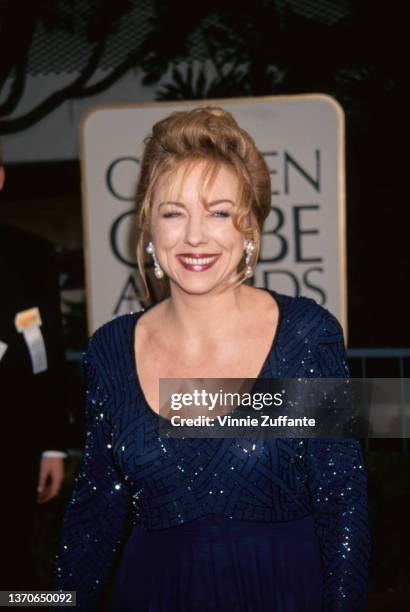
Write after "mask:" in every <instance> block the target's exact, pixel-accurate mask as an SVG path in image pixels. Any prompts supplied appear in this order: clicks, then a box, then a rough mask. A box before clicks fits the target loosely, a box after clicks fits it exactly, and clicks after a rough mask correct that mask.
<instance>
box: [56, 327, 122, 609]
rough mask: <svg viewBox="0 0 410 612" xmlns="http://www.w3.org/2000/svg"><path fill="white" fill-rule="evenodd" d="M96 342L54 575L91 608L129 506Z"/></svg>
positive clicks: (90, 355) (82, 605)
mask: <svg viewBox="0 0 410 612" xmlns="http://www.w3.org/2000/svg"><path fill="white" fill-rule="evenodd" d="M95 343H96V340H95V338H94V337H93V338H91V340H90V341H89V345H88V350H87V352H86V356H85V360H84V364H85V372H86V382H87V389H86V443H85V448H84V454H83V458H82V463H81V467H80V471H79V474H78V476H77V478H76V480H75V486H74V491H73V494H72V497H71V500H70V502H69V504H68V506H67V509H66V512H65V516H64V520H63V533H62V538H61V542H60V548H59V554H58V556H57V558H56V561H55V578H54V585H55V586H54V588H56V589H62V590H72V591H76V592H77V608H79V609H83V610H87V612H92V611H93V610H97V609H98V603H99V599H100V595H101V591H102V588H103V586H104V582H105V581H106V579H107V577H108V575H109V573H110V570H111V568H112V565H113V562H114V558H115V556H116V551H117V547H118V545H119V543H120V542H121V539H122V536H123V532H124V528H125V525H126V523H127V521H126V518H127V515H128V510H129V493H128V489H127V485H126V482H125V481H124V480H123V479H122V477H121V476H120V474H119V472H118V471H117V468H116V466H115V464H114V463H113V460H112V454H111V441H112V440H111V425H110V413H111V411H112V404H113V399H112V394H109V393H107V391H106V390H105V385H104V383H105V382H106V381H105V377H104V376H101V374H100V373H99V372H98V355H97V356H95V355H94V353H95V352H96V351H95V348H94V344H95ZM101 370H102V372H104V370H103V368H101ZM107 378H108V377H107ZM108 384H109V381H108V383H107V385H108Z"/></svg>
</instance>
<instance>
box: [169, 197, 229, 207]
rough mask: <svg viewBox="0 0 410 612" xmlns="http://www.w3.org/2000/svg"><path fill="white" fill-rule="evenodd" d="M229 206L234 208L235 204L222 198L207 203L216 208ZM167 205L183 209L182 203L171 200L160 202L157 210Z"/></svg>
mask: <svg viewBox="0 0 410 612" xmlns="http://www.w3.org/2000/svg"><path fill="white" fill-rule="evenodd" d="M225 202H226V203H227V204H231V205H232V206H235V203H234V202H233V201H232V200H229V199H228V198H222V199H220V200H213V201H212V202H208V206H216V205H217V204H224V203H225ZM167 204H173V205H174V206H180V207H181V208H185V204H183V203H182V202H174V201H173V200H166V201H165V202H161V203H160V204H159V205H158V210H159V209H160V208H161V206H166V205H167Z"/></svg>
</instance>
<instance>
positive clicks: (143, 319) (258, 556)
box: [55, 108, 369, 612]
mask: <svg viewBox="0 0 410 612" xmlns="http://www.w3.org/2000/svg"><path fill="white" fill-rule="evenodd" d="M270 197H271V194H270V180H269V172H268V169H267V168H266V165H265V163H264V161H263V158H262V155H261V154H260V152H259V151H258V149H257V148H256V146H255V143H254V142H253V140H252V139H251V137H250V136H249V135H248V134H247V133H246V132H244V131H243V130H242V129H241V128H240V127H239V126H238V125H237V124H236V122H235V120H234V118H233V117H232V115H230V114H229V113H227V112H225V111H223V110H222V109H219V108H198V109H195V110H193V111H184V112H179V113H175V114H173V115H171V116H170V117H167V118H166V119H164V120H163V121H161V122H159V123H157V124H156V125H154V127H153V131H152V135H151V136H150V137H149V138H148V139H147V141H146V147H145V152H144V157H143V160H142V165H141V175H140V179H139V185H138V194H137V218H138V230H139V241H138V264H139V269H140V273H141V275H142V277H143V278H145V276H144V275H145V270H144V264H145V252H146V251H147V252H148V253H149V255H150V256H151V257H152V258H153V262H154V269H155V275H156V277H157V278H158V280H159V282H167V283H168V284H169V290H170V291H169V293H170V297H168V298H167V299H164V300H163V301H161V302H160V303H158V304H156V305H153V306H150V307H149V308H148V309H147V310H146V311H141V312H138V313H136V314H130V315H125V316H122V317H119V318H117V319H115V320H114V321H111V322H109V323H107V324H106V325H104V326H103V327H101V328H100V329H99V330H97V332H95V334H94V335H93V336H92V338H91V339H90V341H89V344H88V347H87V352H86V358H85V365H86V368H87V380H88V387H87V424H88V427H87V436H86V442H87V443H86V447H85V452H84V457H83V462H82V465H81V469H80V473H79V475H78V478H77V481H76V486H75V489H74V492H73V495H72V498H71V501H70V503H69V506H68V508H67V512H66V515H65V519H64V529H63V536H62V540H61V546H60V553H59V556H58V558H57V561H56V581H55V586H56V588H59V589H65V590H75V591H76V592H77V607H78V608H80V609H84V610H87V611H89V612H91V611H92V610H97V609H98V605H99V601H100V599H101V591H102V588H103V586H104V584H106V582H107V579H108V576H109V575H110V571H111V569H112V567H113V566H114V565H115V561H116V560H117V557H118V561H119V570H118V573H117V575H116V577H115V589H114V594H113V598H112V611H113V612H148V611H149V612H193V611H195V612H226V611H227V610H231V611H232V612H320V611H322V612H333V611H336V610H343V611H345V612H353V611H356V612H358V611H359V612H360V611H362V610H364V609H365V601H366V590H367V566H368V560H369V530H368V518H367V485H366V473H365V469H364V462H363V456H362V452H361V447H360V445H359V443H358V442H357V441H356V440H353V439H336V440H329V439H319V438H311V439H306V438H303V439H292V438H281V439H279V438H272V439H266V440H261V439H254V438H252V433H251V431H250V433H249V437H247V438H240V439H234V438H219V437H215V438H193V439H189V438H182V439H178V438H172V437H167V436H165V437H161V435H160V430H159V425H160V423H161V421H162V419H164V418H166V417H165V416H164V411H163V408H162V406H161V404H160V397H159V380H160V379H161V378H170V379H179V378H185V379H186V378H190V379H193V378H194V379H198V378H199V379H202V378H213V379H215V378H216V379H218V383H219V381H221V380H222V379H223V378H229V379H236V378H261V379H264V378H279V379H280V378H312V377H313V376H315V377H318V378H320V377H332V378H333V377H346V376H348V369H347V365H346V356H345V347H344V341H343V334H342V330H341V327H340V325H339V323H338V322H337V320H336V319H335V318H334V317H333V315H331V314H330V312H328V311H327V310H326V309H324V308H323V307H321V306H319V305H318V304H316V303H315V302H314V301H313V300H310V299H307V298H303V297H290V296H286V295H281V294H278V293H277V292H275V291H271V290H267V289H259V288H256V287H252V286H250V285H248V284H246V283H245V282H244V281H246V280H247V279H249V278H250V277H251V276H252V273H253V267H254V266H255V264H256V261H257V258H258V253H259V248H260V240H261V233H262V229H263V223H264V221H265V219H266V217H267V215H268V214H269V211H270V206H271V203H270ZM145 289H146V291H148V290H147V287H146V286H145ZM130 511H131V515H132V522H133V526H132V528H131V530H129V528H128V527H129V525H128V522H127V520H128V516H129V513H130Z"/></svg>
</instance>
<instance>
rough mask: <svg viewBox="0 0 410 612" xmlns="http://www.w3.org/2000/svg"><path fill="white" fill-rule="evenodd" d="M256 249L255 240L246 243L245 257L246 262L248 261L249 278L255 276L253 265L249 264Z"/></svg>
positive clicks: (247, 274)
mask: <svg viewBox="0 0 410 612" xmlns="http://www.w3.org/2000/svg"><path fill="white" fill-rule="evenodd" d="M254 250H255V244H254V242H253V240H249V242H248V244H247V245H246V257H245V263H246V268H245V276H246V277H247V278H249V277H250V276H253V268H252V266H250V265H249V262H250V260H251V257H252V253H253V251H254Z"/></svg>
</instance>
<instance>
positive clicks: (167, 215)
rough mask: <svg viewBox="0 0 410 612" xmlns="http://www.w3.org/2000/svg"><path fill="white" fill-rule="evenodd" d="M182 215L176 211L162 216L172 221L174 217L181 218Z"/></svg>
mask: <svg viewBox="0 0 410 612" xmlns="http://www.w3.org/2000/svg"><path fill="white" fill-rule="evenodd" d="M180 214H181V213H180V212H176V211H174V212H166V213H164V214H163V215H162V216H163V217H164V219H170V218H172V217H179V216H180Z"/></svg>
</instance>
